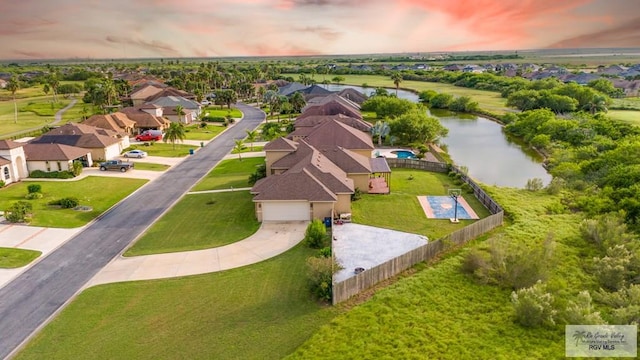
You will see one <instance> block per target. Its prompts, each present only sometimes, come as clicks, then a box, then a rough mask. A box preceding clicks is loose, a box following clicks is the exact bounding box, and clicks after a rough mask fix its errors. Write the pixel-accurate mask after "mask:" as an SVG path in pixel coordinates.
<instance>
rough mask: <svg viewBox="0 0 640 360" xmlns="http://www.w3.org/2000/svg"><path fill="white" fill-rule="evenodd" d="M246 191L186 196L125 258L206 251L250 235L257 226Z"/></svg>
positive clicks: (249, 196) (250, 196) (249, 197)
mask: <svg viewBox="0 0 640 360" xmlns="http://www.w3.org/2000/svg"><path fill="white" fill-rule="evenodd" d="M252 198H253V196H252V195H251V194H250V193H249V192H248V191H233V192H224V193H212V194H192V195H187V196H185V197H184V198H182V200H180V202H178V203H177V204H176V205H175V206H174V207H173V208H172V209H171V210H169V212H167V213H166V214H165V215H164V216H163V217H162V218H161V219H160V220H158V221H157V222H156V223H155V224H154V225H153V226H152V227H151V228H150V229H149V230H148V231H147V232H146V233H145V234H144V235H143V236H142V237H141V238H140V239H139V240H138V241H137V242H136V243H135V245H133V247H131V248H130V249H129V250H128V251H127V252H126V253H125V256H136V255H147V254H158V253H167V252H177V251H189V250H199V249H208V248H213V247H218V246H222V245H227V244H230V243H233V242H236V241H239V240H242V239H245V238H246V237H248V236H250V235H251V234H253V233H255V232H256V231H257V230H258V228H259V227H260V223H259V222H258V221H257V220H256V219H255V215H254V205H253V202H252V201H251V199H252Z"/></svg>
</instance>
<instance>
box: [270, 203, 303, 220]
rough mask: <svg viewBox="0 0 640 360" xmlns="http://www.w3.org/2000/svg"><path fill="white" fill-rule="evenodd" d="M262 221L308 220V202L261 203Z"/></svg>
mask: <svg viewBox="0 0 640 360" xmlns="http://www.w3.org/2000/svg"><path fill="white" fill-rule="evenodd" d="M262 220H263V221H307V220H309V203H308V202H277V203H268V202H263V203H262Z"/></svg>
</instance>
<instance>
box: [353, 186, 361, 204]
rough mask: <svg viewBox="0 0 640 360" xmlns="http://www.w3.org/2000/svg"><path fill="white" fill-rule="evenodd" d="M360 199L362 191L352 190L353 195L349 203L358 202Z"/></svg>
mask: <svg viewBox="0 0 640 360" xmlns="http://www.w3.org/2000/svg"><path fill="white" fill-rule="evenodd" d="M361 198H362V190H360V188H355V190H353V194H351V201H358V200H360V199H361Z"/></svg>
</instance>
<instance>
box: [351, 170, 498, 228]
mask: <svg viewBox="0 0 640 360" xmlns="http://www.w3.org/2000/svg"><path fill="white" fill-rule="evenodd" d="M409 176H413V180H409ZM448 188H459V186H456V185H454V184H453V183H452V182H451V179H450V178H449V177H448V176H447V175H446V174H438V173H433V172H426V171H420V170H412V169H392V172H391V194H389V195H368V194H364V195H362V199H360V200H358V201H355V202H353V203H352V205H351V212H352V214H353V221H354V222H356V223H359V224H364V225H371V226H377V227H383V228H388V229H394V230H399V231H406V232H410V233H415V234H421V235H425V236H427V237H429V238H430V239H433V240H435V239H438V238H440V237H442V236H444V235H446V234H449V233H452V232H453V231H456V230H458V229H461V228H463V227H465V226H467V225H469V224H471V223H473V222H474V220H460V223H458V224H453V223H451V222H450V221H449V220H446V219H427V217H426V215H425V213H424V210H422V207H421V206H420V203H419V202H418V199H417V196H418V195H421V196H424V195H447V189H448ZM464 198H465V200H467V202H468V203H469V205H471V207H473V209H474V210H475V211H476V213H477V214H478V216H480V218H483V217H486V216H488V215H489V211H488V210H487V209H486V208H485V207H484V206H482V204H480V202H479V201H478V200H477V199H476V198H475V197H474V196H473V195H472V194H464ZM390 209H393V213H392V214H391V213H390ZM398 219H402V220H401V221H399V220H398Z"/></svg>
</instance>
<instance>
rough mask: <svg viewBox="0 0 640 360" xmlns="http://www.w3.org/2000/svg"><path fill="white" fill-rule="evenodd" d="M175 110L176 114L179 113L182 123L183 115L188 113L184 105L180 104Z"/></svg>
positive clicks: (179, 120)
mask: <svg viewBox="0 0 640 360" xmlns="http://www.w3.org/2000/svg"><path fill="white" fill-rule="evenodd" d="M174 110H175V111H176V115H178V122H179V123H182V117H183V116H184V115H185V114H186V113H185V112H184V107H183V106H182V105H178V106H176V108H175V109H174Z"/></svg>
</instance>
